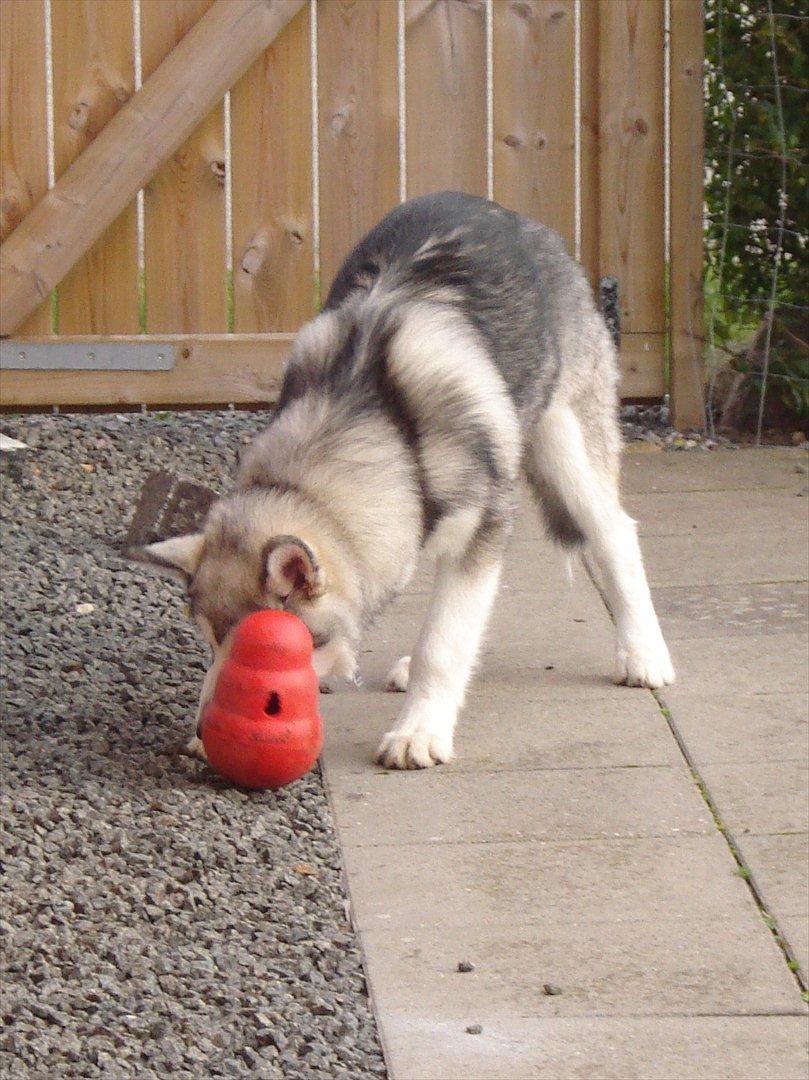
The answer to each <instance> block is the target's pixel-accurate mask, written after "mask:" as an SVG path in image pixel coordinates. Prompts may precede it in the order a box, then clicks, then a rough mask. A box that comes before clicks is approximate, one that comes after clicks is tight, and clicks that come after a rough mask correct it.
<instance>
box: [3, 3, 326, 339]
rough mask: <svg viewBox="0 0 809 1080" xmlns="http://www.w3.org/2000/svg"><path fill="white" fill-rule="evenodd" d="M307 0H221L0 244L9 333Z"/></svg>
mask: <svg viewBox="0 0 809 1080" xmlns="http://www.w3.org/2000/svg"><path fill="white" fill-rule="evenodd" d="M305 2H306V0H272V3H268V2H267V0H216V3H215V4H213V6H212V7H211V9H210V11H208V12H207V14H205V15H204V16H203V17H202V18H201V19H200V20H199V22H198V23H197V24H196V26H194V28H193V29H192V30H191V31H189V33H187V34H186V35H185V37H184V38H183V39H182V41H181V42H180V43H179V45H177V46H176V48H174V49H172V51H171V52H170V53H169V55H168V56H167V57H166V59H165V60H164V61H163V63H162V64H161V65H160V67H159V68H158V69H157V71H155V72H154V74H152V75H151V76H150V77H149V78H148V79H147V80H146V82H145V83H144V85H143V87H142V88H141V89H140V90H139V91H138V93H137V94H136V95H135V97H134V98H133V99H132V100H131V101H130V102H128V103H127V104H126V105H124V107H123V108H122V109H121V110H120V112H119V113H117V114H116V115H115V116H114V117H113V118H112V120H111V121H110V122H109V124H108V125H107V126H106V128H105V129H104V130H103V131H102V132H101V133H100V135H98V136H97V137H96V138H95V139H94V140H93V141H92V142H91V143H90V145H89V146H88V147H87V149H86V150H85V151H84V152H83V153H82V155H81V157H80V158H78V159H77V160H76V161H75V162H74V163H73V164H72V165H71V166H70V168H69V169H68V170H67V172H66V173H65V174H64V176H62V177H60V178H59V180H58V181H57V182H56V186H55V187H54V189H53V190H52V191H49V192H48V194H47V195H46V196H45V197H44V198H42V199H40V201H39V202H38V203H37V205H36V206H35V207H34V209H33V210H32V211H31V213H30V214H29V215H28V217H27V218H26V219H25V220H24V221H22V222H20V224H19V225H18V226H17V228H16V229H15V230H14V232H13V233H12V234H11V236H10V237H9V238H8V239H7V240H6V242H5V243H4V244H3V246H2V248H0V292H1V293H2V294H3V299H4V304H3V308H2V315H1V317H0V333H3V334H10V333H13V332H14V330H15V329H16V328H17V326H18V325H19V323H20V322H21V321H22V320H23V319H24V318H25V316H26V315H28V314H29V313H30V312H31V311H33V309H34V308H35V307H36V305H37V303H38V302H39V300H41V299H42V298H43V297H44V296H45V294H46V292H47V290H49V289H51V288H53V286H54V285H55V284H56V283H57V282H59V281H61V279H62V277H63V276H64V274H65V273H66V272H67V270H68V269H69V268H70V267H71V266H73V265H74V263H75V262H76V261H77V260H78V259H79V258H80V257H81V256H82V255H83V254H84V253H85V252H86V251H88V250H89V248H90V247H91V245H92V244H93V242H94V241H95V240H96V239H97V238H98V237H99V236H100V235H101V234H102V233H103V231H104V229H106V228H107V227H108V226H109V225H111V224H112V222H113V221H114V220H115V217H116V215H118V214H119V213H120V212H121V210H122V209H123V208H124V207H125V206H126V205H127V203H128V202H129V201H130V200H131V199H132V198H133V197H134V195H135V193H136V192H137V191H138V189H139V188H140V187H142V186H143V185H144V184H146V183H147V182H148V181H149V180H150V179H151V177H152V176H153V175H154V173H155V172H157V170H158V168H159V167H160V166H161V165H163V164H164V163H165V162H166V160H167V159H168V158H169V157H170V156H171V155H172V154H173V153H174V151H175V150H176V149H177V148H178V147H179V146H181V145H182V144H183V142H184V141H185V140H186V139H187V138H188V137H189V136H190V135H191V134H192V133H193V131H194V129H195V128H196V126H197V125H198V124H199V122H200V121H201V120H203V119H204V118H205V117H206V116H207V115H208V114H209V113H210V112H211V110H212V109H213V108H214V107H215V106H216V104H217V102H218V101H220V100H221V98H222V95H223V94H224V93H225V91H226V90H227V88H228V87H229V86H232V85H233V83H234V82H235V81H236V80H237V79H238V78H240V77H241V75H243V74H244V72H245V71H246V70H247V69H248V68H249V66H250V64H251V63H252V62H253V61H254V60H255V59H256V57H258V56H260V55H261V53H262V51H263V50H264V49H265V48H266V47H267V45H268V44H269V43H270V42H272V41H273V40H274V38H275V37H276V36H277V35H278V34H279V33H280V32H281V31H282V30H283V29H284V27H285V26H286V25H287V23H288V22H289V21H290V19H292V18H293V17H294V16H295V15H296V14H297V13H298V12H299V11H300V10H301V8H302V7H303V5H304V4H305Z"/></svg>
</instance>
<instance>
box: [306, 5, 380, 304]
mask: <svg viewBox="0 0 809 1080" xmlns="http://www.w3.org/2000/svg"><path fill="white" fill-rule="evenodd" d="M396 35H397V6H396V4H393V3H381V4H379V3H378V4H369V3H367V2H366V0H321V3H320V4H318V100H319V108H318V112H319V129H320V275H321V282H322V286H323V295H324V297H325V295H326V292H327V291H328V287H329V285H330V284H331V282H332V280H333V278H334V275H335V273H336V272H337V270H338V268H339V266H340V263H341V262H342V260H343V259H344V258H345V256H346V255H347V253H348V251H349V250H350V249H351V247H352V246H353V245H354V244H355V243H356V242H357V240H359V239H360V237H361V236H362V235H363V234H364V233H365V232H367V231H368V229H370V228H371V226H372V225H375V224H376V222H377V221H378V220H379V218H380V217H382V215H383V214H385V213H386V212H387V211H388V210H390V209H391V207H393V206H395V205H396V203H397V202H398V201H399V117H398V86H397V50H396Z"/></svg>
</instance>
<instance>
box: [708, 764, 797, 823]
mask: <svg viewBox="0 0 809 1080" xmlns="http://www.w3.org/2000/svg"><path fill="white" fill-rule="evenodd" d="M701 772H702V775H703V778H704V779H705V781H706V783H707V784H708V787H709V789H710V791H711V794H712V795H713V797H714V799H715V801H716V804H717V806H718V807H719V812H720V814H721V816H722V820H723V821H724V822H725V824H726V825H727V826H728V828H729V829H730V830H731V831H732V832H733V833H734V834H735V835H737V836H738V837H739V839H742V838H743V836H744V835H745V834H747V833H750V834H752V835H757V836H760V835H762V834H768V833H783V832H805V831H806V830H807V828H809V771H807V769H806V766H805V765H802V764H801V763H800V762H797V761H760V762H756V763H755V764H752V765H750V764H743V765H706V766H704V767H703V768H702V770H701Z"/></svg>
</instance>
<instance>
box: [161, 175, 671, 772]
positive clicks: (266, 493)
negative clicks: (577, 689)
mask: <svg viewBox="0 0 809 1080" xmlns="http://www.w3.org/2000/svg"><path fill="white" fill-rule="evenodd" d="M617 383H618V365H617V361H616V356H615V350H614V348H613V344H612V340H611V338H610V335H609V333H608V331H607V328H606V326H605V323H604V320H603V318H602V317H601V315H600V314H599V312H598V310H597V309H596V307H595V304H594V302H593V298H592V295H591V292H590V289H589V286H588V284H587V281H586V280H585V277H584V274H583V273H582V271H581V270H580V269H579V267H578V266H577V265H576V264H575V263H574V262H573V260H572V259H571V258H570V257H569V256H568V255H567V253H566V251H565V248H564V244H563V242H562V240H561V239H560V237H559V236H557V235H556V234H555V233H554V232H552V231H551V230H550V229H548V228H545V227H543V226H542V225H538V224H536V223H535V222H533V221H529V220H528V219H526V218H524V217H520V216H519V215H517V214H515V213H512V212H510V211H508V210H505V209H503V207H501V206H498V205H497V204H495V203H493V202H489V201H487V200H485V199H481V198H476V197H474V196H471V195H465V194H461V193H459V192H444V193H441V194H437V195H428V196H425V197H422V198H417V199H412V200H411V201H409V202H407V203H404V204H403V205H401V206H399V207H397V208H396V209H395V210H393V211H392V212H391V213H390V214H388V215H387V217H385V218H384V219H383V220H382V221H381V222H380V223H379V225H377V226H376V228H374V229H372V231H371V232H370V233H369V234H368V235H367V236H366V237H365V239H364V240H362V241H361V242H360V243H359V244H358V245H357V247H356V248H355V249H354V250H353V251H352V252H351V254H350V255H349V256H348V258H347V259H346V261H345V263H344V264H343V266H342V268H341V269H340V271H339V273H338V274H337V277H336V279H335V281H334V284H333V285H332V287H331V291H330V293H329V296H328V299H327V301H326V304H325V307H324V309H323V311H322V313H321V314H319V315H318V316H317V317H316V318H315V319H313V320H312V321H311V322H310V323H308V324H307V325H306V326H304V327H303V329H302V330H301V331H300V333H299V334H298V336H297V338H296V340H295V342H294V344H293V346H292V351H291V355H290V357H289V362H288V366H287V368H286V372H285V375H284V380H283V388H282V390H281V396H280V400H279V402H278V409H277V411H276V412H275V413H274V414H273V416H272V418H271V420H270V422H269V426H268V428H267V430H266V431H265V432H264V433H263V434H262V435H260V436H259V437H258V438H257V439H256V440H255V441H254V442H253V444H252V445H251V446H250V447H249V448H248V450H247V452H246V453H245V454H244V456H243V458H242V460H241V463H240V467H239V470H238V476H237V479H236V487H235V490H234V492H233V494H231V495H229V496H228V497H226V498H223V499H221V500H220V501H219V502H218V503H216V504H214V506H213V507H212V509H211V511H210V513H209V515H208V518H207V520H206V523H205V526H204V529H203V531H202V532H201V533H199V534H198V535H191V536H185V537H180V538H177V539H172V540H166V541H164V542H161V543H157V544H153V545H151V546H150V547H149V548H148V549H146V552H145V554H146V556H147V557H148V558H149V559H151V560H152V561H153V562H155V563H157V564H159V565H160V566H162V567H164V568H167V569H170V570H174V571H179V572H180V573H181V574H182V575H183V576H184V577H185V579H186V581H187V584H188V596H189V602H190V605H191V610H192V612H193V615H194V617H195V618H196V621H197V623H198V624H199V626H200V628H201V629H202V632H203V633H204V635H205V636H206V638H207V639H208V641H209V642H210V644H211V646H212V647H213V649H214V657H215V658H214V661H213V664H212V666H211V668H210V671H209V673H208V675H207V677H206V679H205V682H204V685H203V688H202V694H201V700H200V709H202V708H204V706H205V704H206V703H207V701H208V699H209V698H210V695H211V693H212V690H213V685H214V683H215V680H216V676H217V673H218V670H219V667H220V665H221V662H222V659H223V658H224V656H225V655H226V653H227V650H228V646H229V642H230V637H231V632H232V630H233V628H234V627H235V626H236V624H237V623H238V622H239V621H240V620H241V619H243V618H244V617H245V616H246V615H247V614H248V613H249V612H251V611H255V610H256V609H258V608H285V609H286V610H289V611H292V612H294V613H295V614H296V615H298V616H299V617H300V618H301V619H302V620H303V622H304V623H306V625H307V626H308V627H309V630H310V631H311V633H312V637H313V639H314V644H315V653H314V664H315V669H316V671H317V673H318V676H319V677H320V678H325V677H326V676H328V675H330V674H337V675H341V676H345V677H347V678H349V679H350V678H352V677H354V676H355V673H356V666H357V661H356V656H357V647H358V643H359V640H360V634H361V632H362V631H363V629H364V628H366V627H367V626H368V624H369V622H370V620H371V619H372V618H373V616H374V615H375V614H376V613H377V612H378V611H379V610H380V609H381V608H382V607H383V606H384V605H385V604H386V603H388V601H390V600H391V599H392V598H393V597H394V596H396V594H397V593H399V592H400V591H401V590H402V589H403V588H404V587H405V586H406V585H407V583H408V581H409V580H410V579H411V577H412V575H413V573H414V570H415V568H416V561H417V559H418V557H419V554H420V553H421V552H422V551H423V550H425V549H426V550H427V551H428V552H429V553H430V554H431V555H432V556H433V557H434V558H435V561H436V576H435V582H434V587H433V592H432V596H431V599H430V604H429V613H428V615H427V618H426V621H425V623H424V626H423V627H422V629H421V632H420V634H419V637H418V640H417V642H416V644H415V648H414V650H413V657H412V661H411V660H410V658H408V657H405V658H403V659H402V660H400V661H399V662H398V663H397V664H396V665H395V666H394V668H393V670H392V672H391V675H390V683H389V688H391V689H396V690H405V691H406V694H405V698H404V703H403V707H402V709H401V712H400V715H399V718H398V720H397V721H396V723H395V725H394V727H393V729H392V730H391V731H390V732H389V733H388V734H387V735H386V736H385V737H384V739H383V740H382V744H381V746H380V747H379V751H378V755H377V760H378V761H379V762H381V763H382V764H384V765H386V766H389V767H391V768H401V769H408V768H425V767H427V766H430V765H434V764H436V763H437V762H444V761H448V760H449V759H450V757H451V756H452V746H453V731H454V728H455V723H456V720H457V717H458V711H459V709H460V707H461V704H462V702H463V697H464V692H465V688H466V685H467V682H468V680H469V676H470V673H471V671H472V667H473V665H474V662H475V658H476V655H477V652H478V647H479V645H480V640H481V637H482V634H483V631H484V627H485V625H486V620H487V617H488V614H489V611H490V608H491V606H492V602H493V600H494V597H495V593H496V591H497V583H498V577H499V574H500V566H501V561H502V557H503V550H504V547H505V544H506V540H507V537H508V534H509V531H510V529H511V524H512V518H513V516H514V510H515V504H516V499H517V488H518V483H519V480H520V476H521V474H522V475H523V476H524V477H525V478H526V479H527V481H528V484H529V486H530V488H531V489H532V491H533V492H534V494H535V495H536V498H537V501H538V503H539V507H540V510H541V512H542V516H543V518H544V521H545V525H546V527H547V530H548V532H549V533H550V535H551V537H553V539H554V540H556V541H557V542H558V543H559V544H561V545H563V546H565V547H567V548H570V549H580V550H581V552H582V554H583V556H584V558H585V562H586V565H587V566H588V568H589V569H590V572H591V575H592V576H593V577H594V579H595V580H596V581H597V583H598V585H599V587H600V589H601V590H602V593H603V596H604V598H605V601H606V603H607V605H608V607H609V610H610V612H611V614H612V617H613V620H614V622H615V629H616V635H617V659H616V669H615V678H616V680H617V681H618V682H620V683H626V684H627V685H629V686H649V687H657V686H664V685H666V684H667V683H670V682H671V681H672V679H673V678H674V672H673V669H672V665H671V660H670V659H669V653H668V649H667V648H666V644H665V642H664V640H663V636H662V634H661V632H660V627H659V625H658V621H657V616H656V615H655V611H654V608H653V606H652V600H651V597H650V594H649V587H648V585H647V582H646V575H645V573H644V569H643V563H642V561H641V553H640V548H639V546H638V540H637V536H636V532H635V524H634V522H633V521H632V520H631V519H630V518H629V517H628V516H627V515H626V514H625V513H624V511H623V510H622V508H621V504H620V502H619V496H618V471H619V453H620V433H619V427H618V419H617V403H618V396H617ZM193 742H194V741H193V740H192V743H193ZM195 745H196V746H197V747H198V745H199V744H195Z"/></svg>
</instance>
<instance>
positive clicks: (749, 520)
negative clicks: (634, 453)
mask: <svg viewBox="0 0 809 1080" xmlns="http://www.w3.org/2000/svg"><path fill="white" fill-rule="evenodd" d="M800 479H801V478H800V477H799V476H797V474H796V480H798V481H799V480H800ZM804 479H805V478H804ZM798 491H800V487H797V488H791V487H789V488H752V489H747V490H745V491H744V492H739V491H738V490H732V491H666V492H647V493H644V494H633V493H632V492H627V493H625V495H624V505H625V507H626V510H627V512H628V513H629V514H630V515H631V516H632V517H633V518H635V519H636V521H637V522H638V527H639V531H640V535H641V537H649V538H652V537H662V536H681V535H691V534H692V533H696V534H697V535H698V536H715V535H721V536H724V537H725V538H726V540H727V542H728V550H730V549H731V548H732V546H733V545H734V544H735V543H736V542H737V540H738V538H739V537H740V536H742V537H743V536H744V535H745V534H747V533H760V532H762V531H764V532H766V530H767V528H768V527H771V526H772V523H773V522H777V523H778V532H779V539H780V536H781V535H782V534H784V533H791V532H792V531H796V530H797V531H799V532H802V533H805V531H806V514H807V508H806V500H805V499H803V498H800V497H798V495H797V492H798ZM731 521H732V522H733V532H732V535H729V531H728V523H729V522H731Z"/></svg>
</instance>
